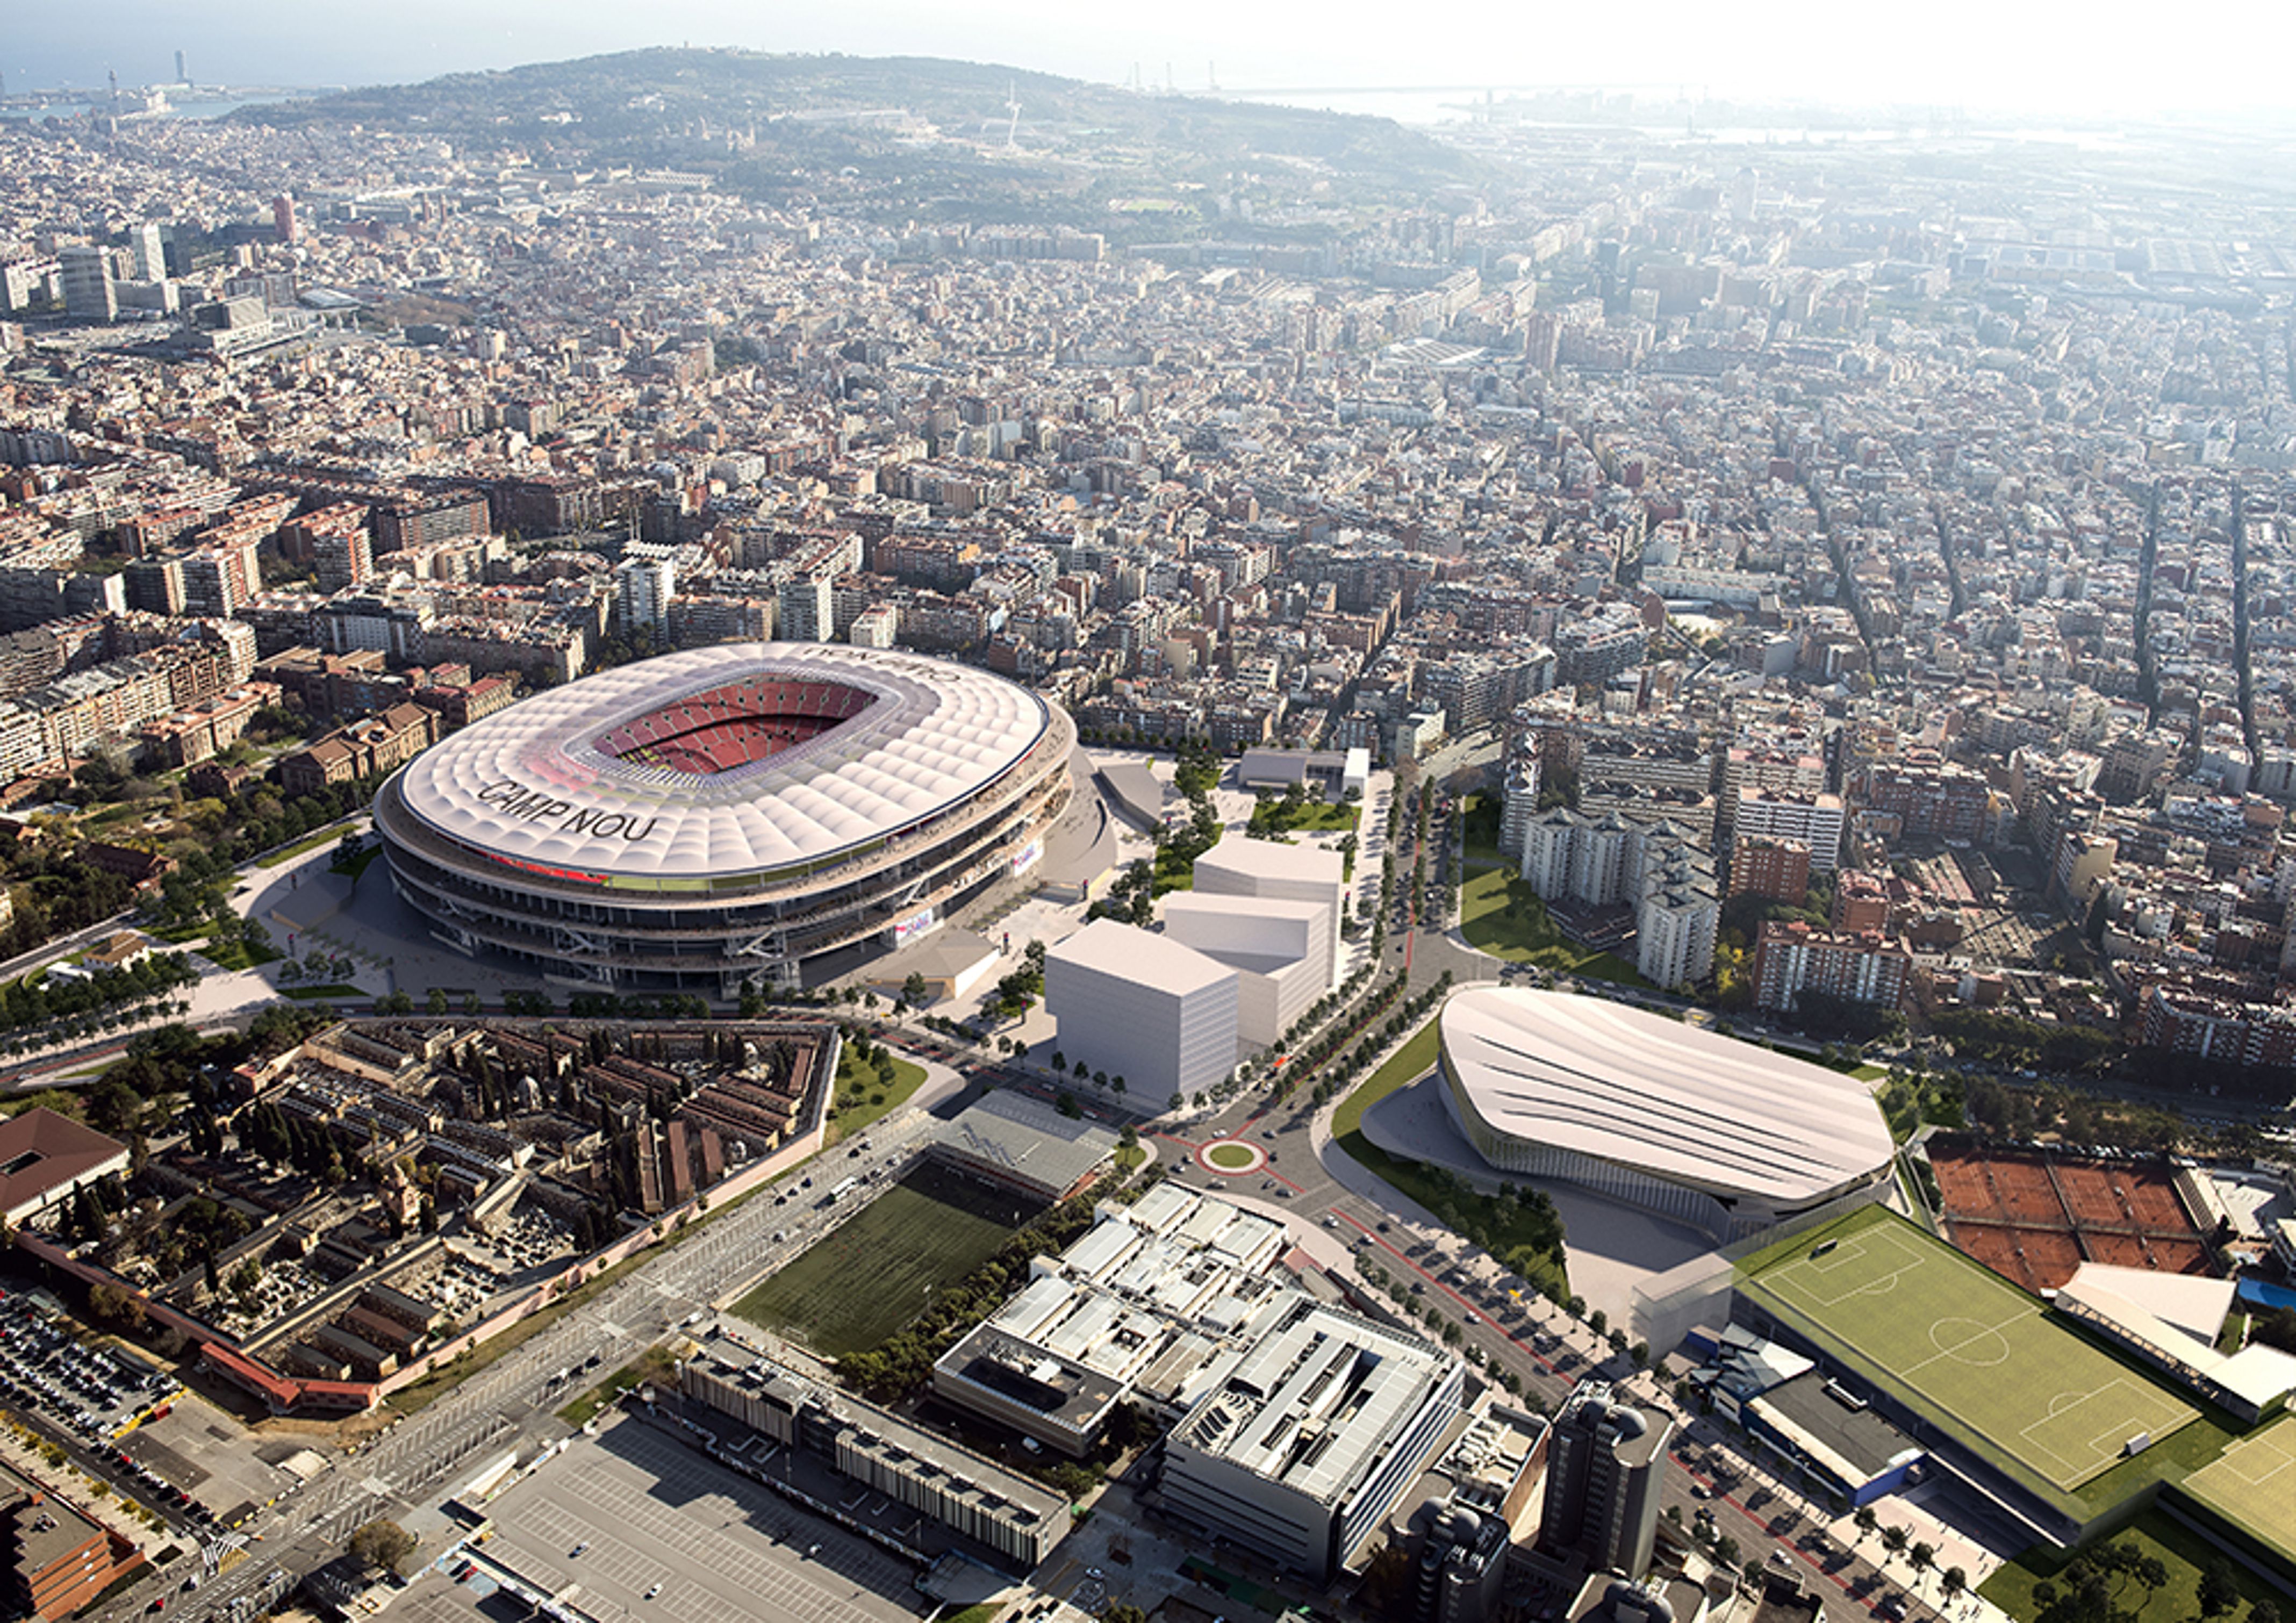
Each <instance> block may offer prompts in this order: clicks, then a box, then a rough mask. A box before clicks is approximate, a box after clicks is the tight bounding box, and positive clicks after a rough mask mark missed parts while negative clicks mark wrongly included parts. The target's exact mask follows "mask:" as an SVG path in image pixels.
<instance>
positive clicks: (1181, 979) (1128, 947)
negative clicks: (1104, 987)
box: [1046, 919, 1235, 996]
mask: <svg viewBox="0 0 2296 1623" xmlns="http://www.w3.org/2000/svg"><path fill="white" fill-rule="evenodd" d="M1046 957H1047V960H1048V961H1049V962H1051V963H1068V964H1074V965H1075V966H1077V967H1078V968H1079V969H1087V970H1096V971H1099V972H1100V973H1102V974H1103V975H1110V976H1113V977H1115V978H1116V979H1117V980H1127V981H1131V982H1134V983H1135V984H1137V985H1141V986H1147V987H1152V988H1154V989H1155V990H1157V991H1160V992H1166V993H1171V994H1175V995H1178V996H1185V995H1186V994H1187V993H1190V992H1194V991H1199V990H1201V989H1202V988H1205V987H1209V986H1216V985H1218V983H1219V982H1221V981H1223V980H1228V979H1229V978H1230V977H1232V976H1233V975H1234V973H1235V971H1234V970H1232V969H1229V968H1228V967H1227V966H1226V964H1224V963H1218V962H1215V961H1214V960H1213V959H1211V958H1209V957H1206V956H1205V955H1203V954H1202V953H1200V952H1198V951H1197V950H1196V949H1195V948H1194V947H1184V946H1182V945H1181V944H1180V943H1179V942H1177V941H1175V940H1173V939H1170V938H1169V937H1167V936H1160V935H1156V934H1153V933H1152V932H1151V931H1149V930H1141V929H1139V928H1137V927H1136V926H1134V925H1131V924H1124V923H1119V922H1117V921H1116V920H1114V919H1095V920H1094V921H1093V922H1091V923H1089V924H1087V925H1086V926H1085V927H1084V928H1083V929H1082V930H1078V931H1077V932H1076V933H1075V934H1074V935H1072V936H1070V937H1069V938H1068V939H1066V940H1064V941H1062V942H1060V943H1058V944H1057V945H1055V946H1054V947H1053V948H1052V949H1051V950H1050V952H1049V953H1047V954H1046Z"/></svg>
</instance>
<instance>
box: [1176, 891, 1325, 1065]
mask: <svg viewBox="0 0 2296 1623" xmlns="http://www.w3.org/2000/svg"><path fill="white" fill-rule="evenodd" d="M1336 929H1337V925H1336V922H1335V921H1334V920H1333V917H1332V910H1331V909H1330V908H1329V907H1326V906H1324V905H1323V904H1322V903H1321V902H1293V901H1285V900H1283V899H1281V898H1273V897H1257V896H1206V895H1203V894H1202V893H1201V892H1197V891H1187V890H1178V891H1175V892H1173V893H1172V894H1171V895H1170V896H1168V897H1166V898H1164V934H1165V936H1166V937H1167V938H1168V939H1171V940H1175V941H1178V942H1180V943H1181V944H1182V945H1184V946H1187V947H1193V948H1195V949H1196V951H1198V952H1200V953H1202V954H1203V955H1205V956H1206V957H1209V958H1212V959H1215V960H1217V961H1218V962H1219V963H1224V964H1226V965H1227V967H1228V968H1230V969H1232V970H1234V971H1235V972H1236V1013H1235V1027H1236V1035H1237V1036H1238V1037H1242V1039H1243V1040H1244V1041H1245V1042H1247V1043H1252V1044H1256V1045H1259V1046H1261V1047H1266V1046H1267V1045H1271V1044H1273V1043H1275V1041H1276V1040H1277V1039H1278V1038H1279V1037H1282V1036H1283V1033H1284V1032H1285V1031H1286V1030H1288V1029H1290V1028H1291V1026H1292V1022H1293V1021H1297V1020H1299V1019H1300V1016H1302V1015H1303V1014H1305V1013H1307V1012H1308V1005H1309V1004H1313V1003H1314V1002H1315V1001H1316V999H1317V998H1318V997H1321V996H1323V995H1324V993H1326V992H1328V991H1330V990H1331V989H1332V972H1331V971H1332V938H1333V934H1334V932H1335V930H1336Z"/></svg>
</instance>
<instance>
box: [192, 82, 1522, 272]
mask: <svg viewBox="0 0 2296 1623" xmlns="http://www.w3.org/2000/svg"><path fill="white" fill-rule="evenodd" d="M1014 101H1017V102H1019V104H1020V109H1021V111H1020V117H1019V119H1018V122H1017V125H1015V123H1014V122H1013V118H1012V115H1011V112H1010V111H1009V106H1008V104H1009V103H1010V102H1014ZM234 116H235V117H238V118H240V119H244V120H247V121H250V122H260V123H266V124H270V125H273V126H295V125H307V124H337V125H353V124H356V125H360V126H364V127H368V128H374V129H388V130H395V131H400V132H404V133H409V134H430V135H439V136H441V137H443V138H445V139H447V140H449V141H452V142H453V143H455V147H456V149H457V151H458V152H461V153H463V155H466V156H476V155H481V154H484V153H488V152H509V151H512V150H516V151H520V152H524V153H526V154H527V155H528V156H529V157H530V158H532V159H533V160H534V161H535V162H537V164H549V165H553V166H572V167H583V166H602V165H607V166H611V165H625V164H627V165H633V166H636V167H639V168H677V169H680V170H689V171H698V172H701V173H703V174H707V175H709V176H711V177H712V179H713V180H714V181H715V182H716V183H717V184H719V185H721V186H723V187H725V188H726V189H727V190H729V191H731V192H734V193H737V194H739V195H742V196H745V197H750V198H753V199H755V200H757V201H760V202H767V203H775V204H780V203H786V202H803V201H815V202H819V203H822V204H824V205H831V206H835V207H838V208H840V209H842V210H845V211H849V212H852V213H855V214H857V215H859V216H861V217H865V218H871V219H876V220H879V221H881V222H885V223H898V222H899V221H903V220H908V219H917V220H936V219H939V220H949V221H973V222H986V221H996V222H1016V223H1037V224H1046V225H1052V224H1059V225H1076V226H1079V227H1083V228H1087V229H1092V230H1104V231H1108V232H1109V233H1110V234H1111V235H1113V236H1116V237H1118V238H1119V239H1120V238H1122V237H1124V236H1126V235H1148V236H1155V237H1163V238H1169V237H1174V236H1185V235H1190V234H1198V233H1200V232H1203V231H1205V230H1207V229H1213V230H1215V231H1216V234H1219V235H1222V236H1237V235H1242V236H1250V237H1254V238H1257V239H1259V240H1263V241H1265V240H1298V241H1313V240H1323V239H1327V238H1329V237H1330V236H1332V235H1333V234H1336V233H1338V232H1340V231H1343V230H1345V229H1347V228H1348V227H1349V226H1350V225H1353V224H1356V223H1358V222H1359V220H1360V219H1361V218H1362V217H1365V215H1367V213H1368V212H1370V211H1375V210H1381V209H1394V208H1411V207H1415V206H1424V205H1425V204H1426V203H1427V202H1428V201H1429V200H1430V199H1431V198H1432V197H1433V196H1434V194H1436V193H1439V192H1441V191H1444V190H1447V189H1449V190H1455V191H1459V192H1463V193H1464V192H1466V191H1472V190H1478V189H1481V188H1485V187H1488V186H1491V185H1494V184H1506V181H1507V178H1508V177H1507V176H1505V174H1504V173H1503V172H1501V171H1498V170H1497V169H1496V168H1493V167H1492V166H1491V165H1490V164H1488V162H1487V161H1486V160H1481V159H1479V158H1475V157H1472V156H1471V155H1469V154H1467V153H1464V152H1460V151H1458V150H1456V149H1455V148H1453V147H1451V146H1449V145H1447V144H1446V143H1443V142H1440V141H1438V140H1436V139H1434V138H1432V137H1431V136H1428V135H1424V134H1422V133H1420V132H1418V131H1415V130H1411V129H1406V127H1403V126H1401V125H1398V124H1397V123H1395V122H1394V121H1392V120H1391V119H1376V118H1366V117H1361V116H1357V115H1351V114H1343V113H1331V112H1320V111H1308V110H1302V109H1296V108H1286V107H1272V106H1266V105H1261V104H1257V103H1252V102H1224V101H1218V100H1215V99H1212V98H1210V97H1198V96H1187V95H1177V94H1147V93H1142V92H1136V91H1130V90H1126V89H1121V88H1119V87H1116V86H1105V85H1093V84H1087V83H1085V82H1083V81H1081V80H1077V79H1069V78H1058V77H1056V76H1054V75H1051V74H1046V73H1031V72H1027V71H1024V70H1018V69H1013V68H1004V67H997V66H994V65H991V64H985V63H978V62H959V61H946V60H942V59H939V58H933V57H856V56H843V55H829V56H786V55H768V54H763V53H746V52H738V51H730V50H709V51H702V50H668V49H664V50H650V51H634V52H625V53H618V54H614V55H608V56H594V57H586V58H583V59H580V60H577V61H563V62H544V63H536V64H532V65H529V66H527V67H521V68H515V69H511V70H506V71H503V72H498V73H461V74H452V75H448V76H447V77H446V78H437V79H431V80H429V81H427V82H425V83H422V84H418V85H397V86H373V87H368V88H364V89H357V90H350V91H345V92H342V93H340V94H334V95H329V96H325V97H321V98H318V99H316V100H311V101H305V102H285V103H279V104H275V105H271V106H266V107H261V108H250V109H245V110H242V112H240V113H239V114H236V115H234ZM1247 217H1249V219H1250V220H1251V224H1250V225H1245V224H1244V221H1245V219H1246V218H1247Z"/></svg>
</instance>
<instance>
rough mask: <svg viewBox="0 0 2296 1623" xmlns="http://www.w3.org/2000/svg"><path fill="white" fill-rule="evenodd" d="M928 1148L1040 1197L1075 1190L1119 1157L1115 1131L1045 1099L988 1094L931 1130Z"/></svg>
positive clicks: (1060, 1196) (1051, 1197)
mask: <svg viewBox="0 0 2296 1623" xmlns="http://www.w3.org/2000/svg"><path fill="white" fill-rule="evenodd" d="M925 1153H926V1154H927V1155H928V1156H930V1157H931V1158H932V1159H933V1160H940V1161H946V1162H947V1163H948V1164H949V1165H951V1166H953V1167H955V1168H957V1169H958V1170H959V1171H961V1172H964V1173H965V1174H967V1175H968V1176H972V1177H977V1178H980V1179H982V1180H983V1181H985V1182H987V1183H991V1184H1000V1185H1002V1186H1003V1187H1005V1188H1007V1189H1014V1190H1018V1191H1019V1192H1020V1193H1022V1194H1026V1195H1032V1196H1034V1197H1036V1198H1037V1199H1038V1200H1041V1201H1058V1200H1062V1199H1065V1198H1066V1197H1067V1196H1069V1195H1071V1194H1074V1193H1076V1192H1077V1191H1078V1190H1079V1189H1082V1188H1083V1187H1084V1186H1085V1185H1086V1184H1089V1183H1091V1182H1092V1180H1093V1179H1094V1178H1095V1177H1097V1176H1100V1174H1101V1173H1102V1172H1103V1170H1105V1169H1106V1168H1108V1166H1109V1165H1110V1164H1111V1162H1112V1161H1113V1160H1115V1159H1116V1135H1115V1134H1113V1133H1111V1132H1110V1131H1109V1130H1108V1129H1107V1128H1106V1127H1102V1126H1101V1125H1100V1124H1099V1123H1097V1122H1094V1121H1087V1120H1085V1119H1082V1118H1080V1117H1072V1116H1063V1115H1062V1114H1061V1112H1060V1111H1057V1110H1055V1109H1054V1107H1053V1106H1051V1105H1049V1104H1046V1102H1044V1101H1043V1100H1041V1099H1037V1098H1033V1097H1031V1096H1030V1095H1029V1094H1016V1093H1013V1092H1011V1091H1010V1090H1008V1089H998V1090H997V1091H996V1092H994V1093H988V1094H982V1095H981V1096H980V1100H979V1101H978V1102H976V1103H974V1104H972V1105H971V1106H969V1107H967V1108H966V1110H965V1111H964V1113H963V1114H961V1115H959V1116H958V1117H957V1119H955V1120H954V1121H952V1122H949V1123H948V1124H947V1125H946V1126H944V1127H941V1129H940V1130H939V1132H938V1133H937V1134H935V1135H933V1137H932V1139H931V1141H930V1142H929V1143H927V1144H926V1145H925Z"/></svg>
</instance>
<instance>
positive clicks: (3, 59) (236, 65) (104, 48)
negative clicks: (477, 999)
mask: <svg viewBox="0 0 2296 1623" xmlns="http://www.w3.org/2000/svg"><path fill="white" fill-rule="evenodd" d="M10 9H11V11H12V12H13V13H14V14H13V15H12V16H11V17H10V19H9V21H8V24H7V26H6V28H5V29H4V30H0V70H4V71H5V73H6V74H7V79H8V88H9V89H10V90H11V91H15V90H21V89H29V88H33V87H35V86H46V85H53V84H57V83H63V82H69V83H73V84H80V85H92V84H96V83H99V82H101V81H102V78H103V74H104V70H106V69H107V68H112V69H116V70H118V71H119V78H120V80H121V82H122V83H123V84H129V85H135V84H143V83H147V82H153V81H161V80H165V79H168V78H172V77H173V74H174V53H175V52H176V50H177V49H178V48H180V49H182V50H183V51H184V52H185V53H187V54H188V56H189V58H190V67H191V71H192V75H193V78H195V79H199V80H204V81H207V82H210V83H212V82H215V81H216V80H218V79H220V80H226V81H237V82H241V83H247V82H253V81H273V82H278V81H283V82H288V83H293V84H339V83H358V84H372V83H378V82H389V81H396V80H402V79H413V78H428V77H430V76H431V75H433V74H439V73H446V72H451V71H455V70H464V69H472V68H498V67H510V66H513V65H515V64H518V63H521V62H529V61H550V60H554V59H557V58H562V57H569V56H581V55H587V54H590V53H595V52H601V51H616V50H624V49H628V48H630V47H634V46H639V45H676V44H681V43H687V44H693V45H740V46H744V47H748V48H750V49H756V50H767V51H847V52H852V53H864V54H882V53H896V52H898V53H916V54H923V55H936V56H956V57H964V58H967V59H970V60H973V61H1002V62H1010V63H1013V64H1014V65H1017V66H1021V67H1026V68H1037V69H1042V70H1046V71H1049V72H1055V73H1065V74H1070V75H1074V76H1076V77H1078V78H1093V79H1100V80H1103V81H1108V82H1111V83H1112V82H1116V81H1119V80H1121V79H1123V78H1125V77H1126V76H1127V75H1128V73H1129V72H1130V71H1131V70H1132V67H1133V65H1134V64H1135V63H1137V64H1139V66H1140V69H1141V70H1142V72H1143V74H1144V76H1145V77H1148V78H1154V79H1158V80H1160V79H1161V78H1163V77H1164V72H1165V65H1166V64H1167V63H1168V62H1169V64H1170V68H1171V72H1172V76H1173V78H1174V81H1175V82H1176V83H1177V84H1178V85H1180V86H1182V87H1183V88H1201V86H1202V85H1203V84H1204V82H1205V76H1206V73H1207V71H1208V64H1211V63H1217V66H1218V75H1219V79H1220V82H1221V83H1222V84H1223V85H1225V86H1279V85H1280V86H1294V85H1316V86H1324V85H1361V86H1380V85H1445V86H1449V85H1466V84H1480V83H1484V82H1487V81H1488V82H1496V83H1500V84H1568V85H1593V84H1599V85H1648V86H1687V87H1689V88H1691V89H1692V90H1693V92H1694V91H1698V90H1701V89H1703V90H1705V91H1707V92H1709V93H1710V94H1717V95H1722V94H1763V95H1787V96H1793V97H1796V98H1800V99H1806V100H1810V101H1823V102H1837V103H1869V104H1900V105H1903V104H1912V105H1916V106H1926V105H1960V106H1964V107H1966V108H1968V109H1969V110H1971V111H1981V110H1986V109H1997V108H2022V109H2025V110H2027V111H2035V112H2046V113H2077V114H2081V115H2087V116H2099V117H2112V116H2113V115H2114V114H2116V113H2118V112H2122V111H2127V112H2133V113H2143V112H2151V111H2159V110H2161V109H2185V110H2204V109H2212V108H2213V109H2235V108H2259V107H2261V108H2290V107H2296V94H2292V92H2291V91H2290V90H2289V88H2288V64H2289V62H2290V61H2291V60H2292V58H2296V5H2292V4H2289V3H2288V0H2277V3H2273V0H2232V3H2231V4H2202V5H2200V6H2197V7H2195V8H2194V9H2193V10H2191V11H2185V10H2184V9H2182V8H2180V7H2162V6H2159V5H2151V6H2146V7H2144V8H2142V10H2139V9H2138V8H2136V7H2133V6H2128V5H2118V4H2087V5H2081V6H2074V5H2071V4H2054V3H2041V0H1926V3H1923V4H1906V3H1904V0H1898V4H1857V3H1856V0H1849V3H1847V4H1845V3H1843V0H1822V3H1821V0H1757V4H1751V5H1738V6H1733V5H1727V4H1713V3H1712V0H1641V3H1640V4H1626V5H1607V4H1580V5H1577V6H1572V7H1568V8H1564V7H1560V6H1552V5H1538V4H1531V3H1529V0H1452V3H1451V4H1437V5H1417V6H1415V5H1408V4H1402V5H1398V4H1379V5H1373V4H1363V3H1362V0H1330V3H1317V0H1150V3H1149V4H1133V5H1125V6H1105V5H1103V6H1090V5H1079V4H1075V3H1074V0H970V3H968V0H809V3H808V4H803V5H798V4H789V3H788V0H752V3H750V4H740V3H739V0H640V3H636V4H633V3H632V0H461V3H456V0H397V3H396V4H373V3H372V0H369V3H368V4H359V5H351V4H345V3H344V0H208V3H207V4H187V3H185V0H113V3H112V4H105V5H102V6H90V7H86V8H84V9H83V8H81V7H78V6H72V5H53V4H50V5H39V4H32V0H23V4H19V5H16V6H13V7H12V8H10Z"/></svg>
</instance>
